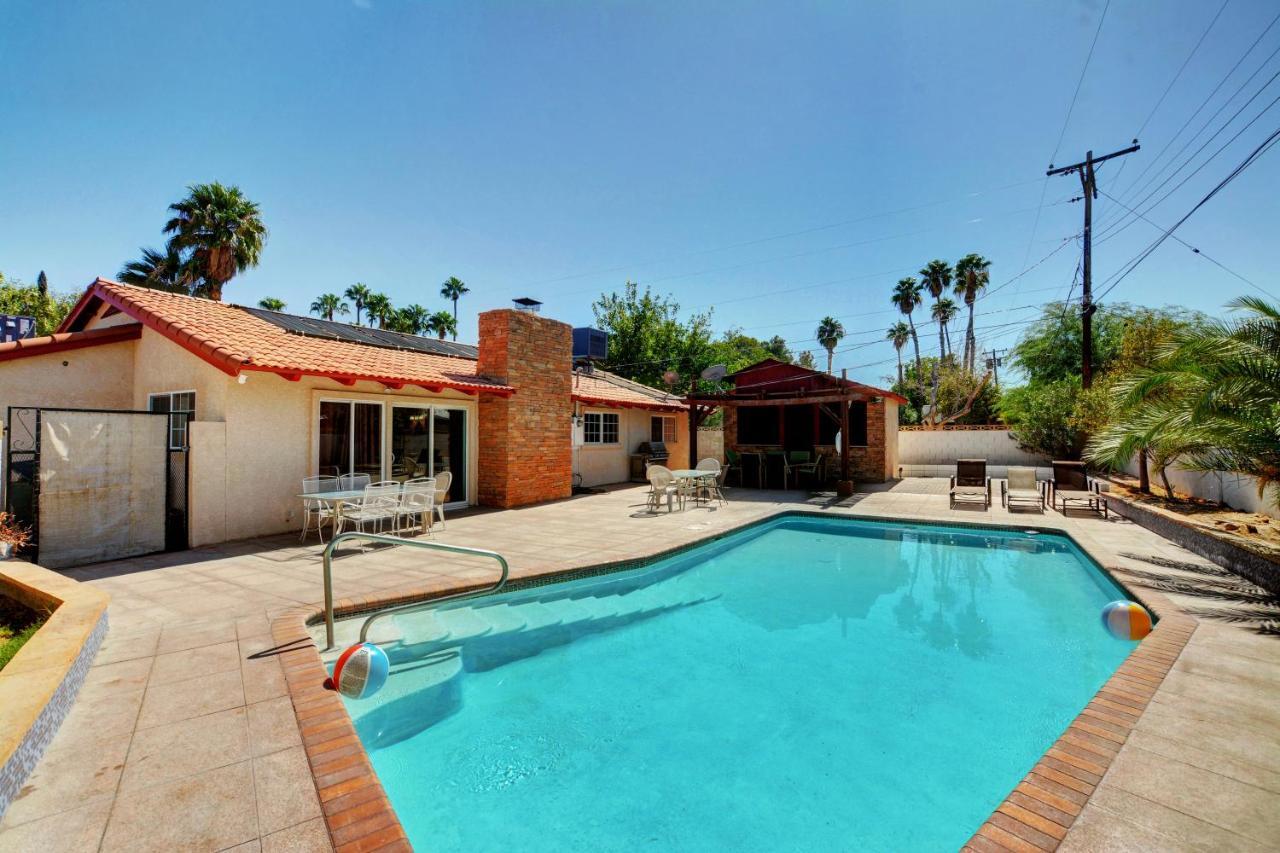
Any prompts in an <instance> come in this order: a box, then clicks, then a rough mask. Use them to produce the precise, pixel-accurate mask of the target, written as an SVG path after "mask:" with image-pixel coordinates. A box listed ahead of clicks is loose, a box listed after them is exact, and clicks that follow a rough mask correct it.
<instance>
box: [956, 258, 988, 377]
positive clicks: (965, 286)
mask: <svg viewBox="0 0 1280 853" xmlns="http://www.w3.org/2000/svg"><path fill="white" fill-rule="evenodd" d="M990 269H991V261H989V260H987V259H986V258H984V257H982V255H975V254H973V253H970V254H967V255H965V256H964V257H963V258H961V259H960V260H958V261H956V283H955V293H956V295H957V296H960V297H963V299H964V304H965V305H966V306H968V308H969V326H968V328H967V329H966V330H965V333H964V364H965V367H966V368H968V370H969V372H970V373H972V372H973V370H974V365H975V364H976V363H977V360H978V341H977V339H976V338H975V337H974V336H973V303H974V302H975V301H977V299H978V294H979V293H981V292H982V291H984V290H986V289H987V285H988V284H990V283H991V273H990Z"/></svg>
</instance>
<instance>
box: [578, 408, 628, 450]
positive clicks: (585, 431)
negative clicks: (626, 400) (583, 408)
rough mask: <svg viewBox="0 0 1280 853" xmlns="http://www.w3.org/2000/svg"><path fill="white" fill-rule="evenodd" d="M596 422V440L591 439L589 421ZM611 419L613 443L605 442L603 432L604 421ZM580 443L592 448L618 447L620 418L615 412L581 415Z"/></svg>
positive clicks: (620, 432) (604, 431)
mask: <svg viewBox="0 0 1280 853" xmlns="http://www.w3.org/2000/svg"><path fill="white" fill-rule="evenodd" d="M592 418H595V419H596V420H597V426H596V438H595V440H594V441H593V440H592V438H591V420H592ZM609 418H612V423H613V441H605V440H604V439H605V436H606V435H607V431H606V430H605V423H606V419H609ZM582 443H583V444H584V445H590V446H592V447H618V446H619V445H621V444H622V418H620V417H619V416H618V413H617V412H584V413H583V415H582Z"/></svg>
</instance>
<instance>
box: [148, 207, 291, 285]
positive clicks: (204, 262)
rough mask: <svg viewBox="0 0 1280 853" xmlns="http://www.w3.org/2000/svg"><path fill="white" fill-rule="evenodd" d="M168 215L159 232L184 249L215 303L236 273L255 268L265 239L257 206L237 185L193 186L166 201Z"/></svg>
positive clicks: (265, 235) (171, 242)
mask: <svg viewBox="0 0 1280 853" xmlns="http://www.w3.org/2000/svg"><path fill="white" fill-rule="evenodd" d="M169 210H170V211H172V212H173V217H172V218H170V220H169V221H168V222H167V223H165V226H164V232H165V233H166V234H169V235H171V236H170V238H169V243H170V245H171V246H172V247H173V248H175V249H177V250H179V251H181V252H189V253H190V256H191V259H192V260H193V261H194V262H195V266H196V268H197V269H199V270H200V272H201V274H202V277H203V278H204V280H205V283H206V285H207V294H208V297H209V298H210V299H213V300H215V301H220V300H221V299H222V288H223V286H224V285H225V284H226V283H227V282H228V281H230V280H231V279H232V278H233V277H234V276H235V275H236V274H237V273H241V272H244V271H245V270H247V269H249V268H251V267H256V266H257V265H258V262H259V260H261V258H262V247H263V245H264V244H265V243H266V240H267V227H266V225H264V224H263V222H262V212H261V210H260V209H259V208H258V205H257V204H255V203H254V202H252V201H250V200H249V199H248V198H246V197H245V195H244V193H242V192H241V191H240V188H239V187H235V186H230V187H228V186H223V185H222V184H220V183H217V182H214V183H211V184H193V185H192V186H190V187H188V188H187V197H186V198H184V199H182V200H181V201H178V202H175V203H173V204H171V205H169Z"/></svg>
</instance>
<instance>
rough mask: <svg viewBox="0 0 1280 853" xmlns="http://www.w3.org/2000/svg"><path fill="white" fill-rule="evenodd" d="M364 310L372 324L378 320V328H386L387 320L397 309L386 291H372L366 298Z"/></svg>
mask: <svg viewBox="0 0 1280 853" xmlns="http://www.w3.org/2000/svg"><path fill="white" fill-rule="evenodd" d="M364 310H365V313H366V314H367V315H368V316H369V325H370V326H372V325H373V324H374V323H375V322H376V323H377V324H378V328H380V329H385V328H386V327H387V320H388V319H389V318H390V317H391V314H392V312H393V311H395V310H396V309H395V307H394V306H393V305H392V304H391V300H390V299H389V298H387V295H386V294H385V293H370V294H369V295H368V296H366V297H365V298H364Z"/></svg>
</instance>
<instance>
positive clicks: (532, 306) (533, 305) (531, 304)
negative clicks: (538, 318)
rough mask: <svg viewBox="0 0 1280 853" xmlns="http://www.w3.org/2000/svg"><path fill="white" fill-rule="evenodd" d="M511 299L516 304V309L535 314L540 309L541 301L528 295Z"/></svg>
mask: <svg viewBox="0 0 1280 853" xmlns="http://www.w3.org/2000/svg"><path fill="white" fill-rule="evenodd" d="M511 301H512V302H514V303H515V304H516V310H517V311H528V312H529V313H530V314H537V313H538V312H540V311H541V310H542V303H541V302H539V301H538V300H536V299H531V298H529V297H528V296H521V297H520V298H519V299H513V300H511Z"/></svg>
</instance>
